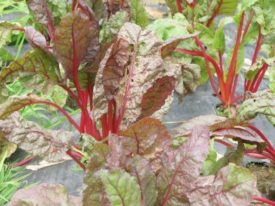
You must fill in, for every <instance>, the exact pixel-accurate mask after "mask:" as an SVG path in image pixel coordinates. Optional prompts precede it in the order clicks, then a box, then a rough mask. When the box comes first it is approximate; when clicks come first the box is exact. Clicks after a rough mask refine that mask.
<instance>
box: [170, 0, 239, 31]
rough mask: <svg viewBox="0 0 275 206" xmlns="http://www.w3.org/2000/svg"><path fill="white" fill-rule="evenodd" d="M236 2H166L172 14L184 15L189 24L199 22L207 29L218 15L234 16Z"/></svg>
mask: <svg viewBox="0 0 275 206" xmlns="http://www.w3.org/2000/svg"><path fill="white" fill-rule="evenodd" d="M238 3H239V1H238V0H214V1H211V0H197V1H184V0H176V1H173V0H166V4H167V6H168V7H169V8H170V11H171V13H172V14H175V13H177V12H179V13H182V14H184V16H186V18H187V19H188V21H189V22H199V23H202V24H204V25H205V26H207V27H210V26H212V23H213V21H214V20H215V18H216V17H217V16H218V15H234V13H235V11H236V9H237V6H238Z"/></svg>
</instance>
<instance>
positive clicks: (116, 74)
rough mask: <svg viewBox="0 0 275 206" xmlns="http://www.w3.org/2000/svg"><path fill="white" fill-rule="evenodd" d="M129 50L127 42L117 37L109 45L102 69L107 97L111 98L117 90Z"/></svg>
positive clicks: (124, 70)
mask: <svg viewBox="0 0 275 206" xmlns="http://www.w3.org/2000/svg"><path fill="white" fill-rule="evenodd" d="M130 54H131V50H130V48H129V43H128V42H127V41H125V40H124V39H118V40H117V41H116V42H115V43H114V44H113V45H112V47H111V49H110V53H109V56H108V59H107V61H106V63H105V65H104V70H103V80H102V81H103V85H104V91H105V94H106V96H107V98H108V99H112V98H113V97H114V95H116V94H117V93H118V91H119V86H120V82H121V80H122V78H123V77H124V75H125V72H126V67H127V65H128V62H129V57H130Z"/></svg>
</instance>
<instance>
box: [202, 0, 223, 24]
mask: <svg viewBox="0 0 275 206" xmlns="http://www.w3.org/2000/svg"><path fill="white" fill-rule="evenodd" d="M222 4H223V0H220V1H219V3H218V5H217V7H216V8H215V10H214V13H213V14H212V16H211V17H210V19H209V20H208V22H207V24H206V26H207V27H210V26H211V25H212V22H213V20H214V19H215V18H216V16H218V14H219V12H220V9H221V7H222Z"/></svg>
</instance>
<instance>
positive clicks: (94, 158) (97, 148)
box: [87, 136, 110, 173]
mask: <svg viewBox="0 0 275 206" xmlns="http://www.w3.org/2000/svg"><path fill="white" fill-rule="evenodd" d="M88 138H90V139H91V137H90V136H88ZM89 147H90V148H89V154H90V160H89V164H88V166H87V170H88V171H89V172H91V173H94V172H96V171H97V170H100V169H101V168H103V166H104V165H105V164H106V160H107V157H108V154H109V152H110V150H109V147H108V145H106V144H104V143H101V142H94V143H93V144H92V145H90V146H89Z"/></svg>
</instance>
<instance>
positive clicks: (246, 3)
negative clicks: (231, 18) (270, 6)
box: [241, 0, 259, 10]
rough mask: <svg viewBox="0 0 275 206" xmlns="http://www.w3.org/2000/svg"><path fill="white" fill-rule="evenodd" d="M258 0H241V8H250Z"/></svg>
mask: <svg viewBox="0 0 275 206" xmlns="http://www.w3.org/2000/svg"><path fill="white" fill-rule="evenodd" d="M258 1H259V0H242V2H241V4H242V9H243V10H246V9H248V8H251V7H252V6H253V5H255V4H256V3H257V2H258Z"/></svg>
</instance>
